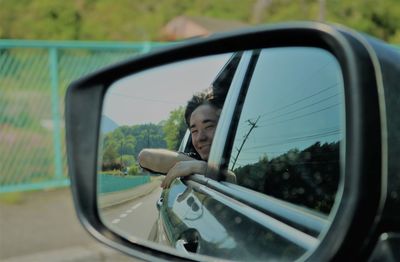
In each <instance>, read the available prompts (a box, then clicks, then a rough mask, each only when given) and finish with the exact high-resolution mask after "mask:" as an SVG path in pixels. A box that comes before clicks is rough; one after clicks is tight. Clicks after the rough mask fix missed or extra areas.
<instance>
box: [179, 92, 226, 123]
mask: <svg viewBox="0 0 400 262" xmlns="http://www.w3.org/2000/svg"><path fill="white" fill-rule="evenodd" d="M214 91H215V90H214V89H212V88H209V89H207V90H205V91H204V92H201V93H197V94H194V95H193V97H192V98H191V99H190V100H189V101H188V103H187V105H186V110H185V121H186V125H187V126H188V127H190V116H191V115H192V113H193V111H194V110H196V108H198V107H199V106H201V105H211V106H213V107H215V108H217V109H221V108H222V105H223V103H224V100H225V97H220V96H218V95H216V93H215V92H214Z"/></svg>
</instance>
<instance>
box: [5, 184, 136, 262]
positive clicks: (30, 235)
mask: <svg viewBox="0 0 400 262" xmlns="http://www.w3.org/2000/svg"><path fill="white" fill-rule="evenodd" d="M17 196H18V198H17V199H16V200H15V201H13V202H10V201H5V200H4V199H3V198H0V261H4V262H28V261H29V262H32V261H33V262H36V261H38V262H39V261H40V262H47V261H49V262H50V261H51V262H53V261H56V262H66V261H68V262H82V261H95V262H96V261H102V262H105V261H119V262H122V261H139V260H137V259H133V258H130V257H128V256H126V255H124V254H122V253H120V252H118V251H116V250H113V249H111V248H108V247H106V246H105V245H104V244H101V243H99V242H97V241H96V240H95V239H93V238H92V237H91V236H90V235H89V234H88V233H87V232H86V230H84V228H83V227H82V226H81V225H80V223H79V222H78V219H77V217H76V214H75V210H74V207H73V204H72V197H71V191H70V189H69V188H62V189H53V190H44V191H34V192H24V193H18V194H17Z"/></svg>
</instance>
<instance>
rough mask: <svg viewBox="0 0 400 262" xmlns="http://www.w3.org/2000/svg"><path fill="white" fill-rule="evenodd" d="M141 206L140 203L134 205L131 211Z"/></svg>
mask: <svg viewBox="0 0 400 262" xmlns="http://www.w3.org/2000/svg"><path fill="white" fill-rule="evenodd" d="M142 204H143V203H142V202H139V203H137V204H136V205H134V206H133V207H132V210H133V209H136V208H138V207H140V206H141V205H142Z"/></svg>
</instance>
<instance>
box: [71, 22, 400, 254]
mask: <svg viewBox="0 0 400 262" xmlns="http://www.w3.org/2000/svg"><path fill="white" fill-rule="evenodd" d="M399 82H400V54H399V53H398V52H396V50H394V49H393V48H391V47H389V46H388V45H386V44H384V43H382V42H379V41H378V40H375V39H372V38H370V37H368V36H363V35H361V34H359V33H357V32H354V31H352V30H350V29H346V28H342V27H338V26H331V25H326V24H320V23H309V22H305V23H293V24H281V25H274V26H270V27H262V28H255V29H248V30H245V31H241V32H237V33H229V34H223V35H220V36H212V37H210V38H207V39H202V40H193V41H190V42H188V43H185V44H179V45H177V46H176V47H169V48H167V49H164V50H159V51H157V52H154V53H151V54H148V55H143V56H140V57H137V58H135V59H132V60H129V61H127V62H124V63H121V64H118V65H115V66H112V67H109V68H106V69H103V70H101V71H99V72H97V73H94V74H92V75H89V76H87V77H85V78H82V79H80V80H78V81H76V82H74V83H72V84H71V85H70V87H69V89H68V93H67V98H66V124H67V151H68V165H69V172H70V177H71V186H72V191H73V196H74V203H75V207H76V210H77V214H78V217H79V219H80V221H81V223H82V225H83V226H84V227H85V228H86V229H87V230H88V232H89V233H90V234H92V235H93V236H94V237H95V238H96V239H98V240H99V241H101V242H103V243H105V244H107V245H109V246H111V247H113V248H116V249H118V250H120V251H122V252H124V253H126V254H129V255H131V256H134V257H137V258H140V259H143V260H148V261H154V260H166V261H168V260H171V259H173V260H201V261H204V260H210V259H211V260H215V259H217V260H219V259H220V260H224V259H227V260H243V261H254V260H290V261H293V260H297V259H302V260H304V259H309V260H311V261H321V260H323V261H326V260H334V259H335V260H346V259H348V258H353V259H355V260H358V259H361V260H366V259H370V260H374V259H385V258H390V259H396V254H397V256H398V253H395V252H394V251H393V252H389V251H385V249H384V248H383V247H386V248H387V249H386V250H388V249H389V250H390V249H392V250H394V246H395V244H394V243H399V239H400V238H399V231H398V229H399V226H400V223H399V221H400V213H399V212H396V211H395V210H400V201H399V197H397V196H398V195H400V186H399V185H400V176H399V175H398V174H399V173H400V164H399V161H396V160H395V156H396V152H397V153H399V152H400V132H398V130H399V127H400V120H399V118H398V117H397V115H396V113H398V112H400V103H399V102H398V101H399V97H400V89H399V88H398V83H399ZM165 155H168V158H167V157H166V156H165ZM397 155H398V154H397ZM159 156H162V157H160V158H159ZM146 157H147V158H146ZM172 157H173V158H172ZM160 159H161V160H160ZM166 159H167V160H168V161H167V160H166ZM171 159H172V160H171ZM397 259H399V257H397Z"/></svg>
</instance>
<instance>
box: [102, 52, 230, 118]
mask: <svg viewBox="0 0 400 262" xmlns="http://www.w3.org/2000/svg"><path fill="white" fill-rule="evenodd" d="M231 55H232V54H222V55H214V56H208V57H203V58H196V59H191V60H186V61H182V62H177V63H173V64H168V65H164V66H160V67H157V68H152V69H149V70H146V71H143V72H139V73H137V74H132V75H131V76H128V77H125V78H123V79H120V80H119V81H117V82H115V83H114V84H113V85H112V87H111V88H110V89H108V91H107V94H106V96H105V103H104V109H103V115H106V116H107V117H109V118H110V119H111V120H113V121H114V122H115V123H117V124H118V125H137V124H146V123H155V124H157V123H159V122H160V121H162V120H166V119H167V118H168V116H169V113H170V112H171V111H172V110H174V109H177V108H178V107H179V106H185V105H186V103H187V101H188V100H189V99H190V98H191V97H192V95H193V94H194V93H196V92H199V91H201V90H204V89H206V88H207V87H209V86H210V84H211V83H212V81H213V80H214V78H215V77H216V76H217V74H218V73H219V71H220V70H221V69H222V67H223V66H224V64H225V63H226V62H227V61H228V59H229V58H230V56H231Z"/></svg>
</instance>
